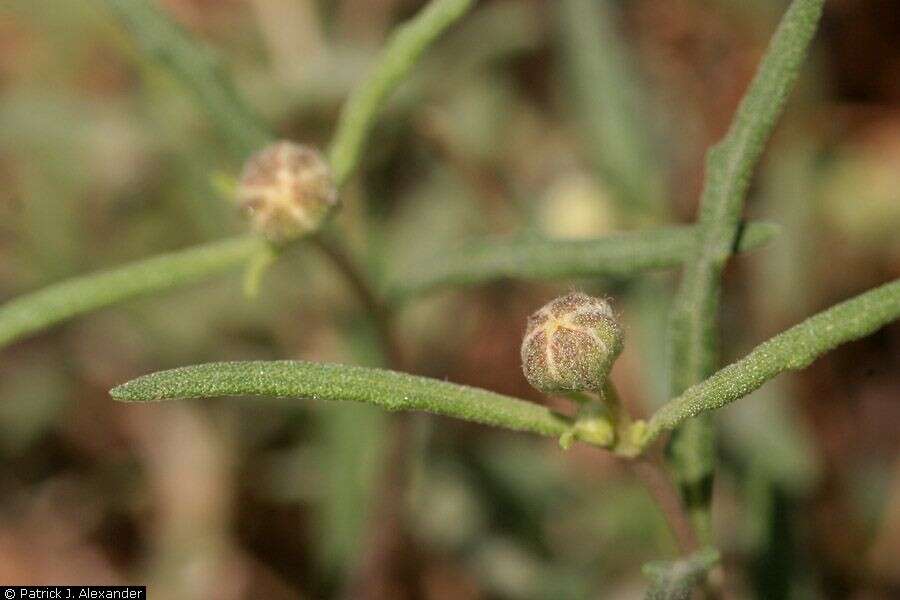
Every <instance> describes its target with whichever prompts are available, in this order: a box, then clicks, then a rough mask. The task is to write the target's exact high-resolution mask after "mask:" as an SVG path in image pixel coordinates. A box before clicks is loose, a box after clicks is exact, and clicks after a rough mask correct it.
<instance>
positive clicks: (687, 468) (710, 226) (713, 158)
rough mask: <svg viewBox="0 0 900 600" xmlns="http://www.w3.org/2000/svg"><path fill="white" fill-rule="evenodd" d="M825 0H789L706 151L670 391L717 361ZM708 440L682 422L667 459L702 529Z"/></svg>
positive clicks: (678, 305) (706, 427) (677, 310)
mask: <svg viewBox="0 0 900 600" xmlns="http://www.w3.org/2000/svg"><path fill="white" fill-rule="evenodd" d="M823 4H824V0H794V1H793V2H792V3H791V5H790V7H789V8H788V10H787V12H786V13H785V15H784V17H783V18H782V20H781V23H780V24H779V25H778V29H777V30H776V31H775V34H774V35H773V37H772V40H771V41H770V43H769V47H768V49H767V50H766V54H765V56H764V57H763V59H762V62H761V63H760V65H759V68H758V69H757V72H756V75H755V76H754V78H753V81H752V82H751V83H750V87H749V88H748V90H747V92H746V94H745V95H744V98H743V100H742V101H741V104H740V106H739V107H738V110H737V113H736V114H735V116H734V118H733V119H732V122H731V127H730V129H729V130H728V133H727V134H726V135H725V137H724V138H723V139H722V140H721V141H720V142H719V143H718V144H716V145H715V146H713V147H712V148H711V149H710V151H709V152H708V153H707V158H706V180H705V182H704V188H703V195H702V197H701V200H700V216H699V219H698V225H699V231H698V236H699V240H700V241H699V243H698V245H697V246H696V248H695V251H694V254H693V256H692V257H691V258H690V259H689V260H688V261H687V263H686V265H687V268H686V269H685V272H684V277H683V279H682V282H681V286H680V287H679V290H678V293H677V294H676V296H675V301H674V304H673V308H672V317H671V337H670V340H671V343H670V354H671V360H672V382H671V388H672V389H671V391H672V394H673V395H675V394H679V393H681V392H682V391H684V390H685V389H686V388H687V387H688V386H690V385H692V384H695V383H697V382H698V381H700V380H702V379H703V378H705V377H707V376H709V375H710V374H711V373H712V372H713V371H714V370H715V368H716V366H717V362H718V359H717V353H718V336H717V331H716V327H717V323H718V314H719V297H720V294H721V291H720V279H721V275H722V270H723V269H724V268H725V264H726V263H727V262H728V258H729V256H730V255H731V252H732V248H733V246H734V240H735V238H736V236H737V234H738V230H739V224H740V219H741V213H742V211H743V204H744V198H745V197H746V195H747V190H748V187H749V185H750V175H751V173H752V171H753V169H754V168H755V167H756V164H757V163H758V162H759V158H760V156H761V155H762V151H763V149H764V147H765V144H766V142H767V141H768V139H769V137H770V136H771V134H772V130H773V129H774V127H775V122H776V120H777V119H778V117H779V116H780V115H781V113H782V111H783V109H784V105H785V102H786V101H787V97H788V93H789V92H790V90H791V88H792V87H793V84H794V81H795V80H796V79H797V74H798V73H799V70H800V65H801V63H802V62H803V59H804V57H805V56H806V52H807V49H808V48H809V44H810V42H811V41H812V38H813V35H814V34H815V31H816V27H817V25H818V22H819V18H820V17H821V14H822V6H823ZM714 445H715V441H714V435H713V430H712V423H710V422H707V420H706V419H698V420H696V421H692V422H690V423H687V424H686V425H685V427H684V430H683V431H679V432H677V433H676V435H675V436H674V438H673V440H672V447H671V455H672V460H673V466H674V467H675V470H676V473H677V475H678V478H679V479H680V481H681V484H682V488H683V492H684V493H685V495H686V497H687V500H688V504H689V508H690V510H691V511H692V513H693V514H694V516H695V517H696V521H697V524H698V525H699V527H700V530H701V533H705V532H706V531H707V530H708V524H709V518H708V517H709V511H708V506H709V503H710V494H711V486H710V485H709V483H710V481H711V477H712V471H713V462H714V453H715V448H714Z"/></svg>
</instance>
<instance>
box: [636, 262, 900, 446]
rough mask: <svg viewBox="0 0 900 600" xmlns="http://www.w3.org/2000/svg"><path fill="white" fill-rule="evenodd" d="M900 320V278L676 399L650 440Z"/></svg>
mask: <svg viewBox="0 0 900 600" xmlns="http://www.w3.org/2000/svg"><path fill="white" fill-rule="evenodd" d="M898 318H900V279H897V280H894V281H892V282H890V283H886V284H884V285H882V286H881V287H877V288H875V289H873V290H869V291H868V292H865V293H864V294H860V295H859V296H856V297H855V298H852V299H850V300H847V301H845V302H842V303H840V304H837V305H835V306H833V307H831V308H829V309H828V310H825V311H823V312H820V313H818V314H817V315H814V316H812V317H810V318H808V319H806V320H805V321H803V322H802V323H800V324H798V325H795V326H793V327H791V328H790V329H788V330H787V331H785V332H783V333H780V334H778V335H776V336H775V337H773V338H771V339H770V340H768V341H766V342H764V343H762V344H760V345H759V346H757V347H756V348H755V349H754V350H753V351H752V352H750V354H748V355H747V356H745V357H744V358H742V359H741V360H739V361H737V362H735V363H732V364H730V365H728V366H727V367H725V368H724V369H722V370H720V371H718V372H717V373H715V374H714V375H712V376H711V377H710V378H709V379H707V380H705V381H703V382H702V383H699V384H697V385H694V386H692V387H690V388H688V389H687V390H686V391H685V392H684V393H683V394H681V395H680V396H679V397H677V398H675V399H673V400H670V401H669V402H668V403H667V404H665V405H664V406H662V407H661V408H660V409H659V410H658V411H657V412H656V413H655V414H654V415H653V417H652V418H651V419H650V422H649V424H648V428H647V435H648V439H647V441H649V440H652V439H653V438H655V437H656V436H658V435H659V434H660V433H662V432H663V431H665V430H669V429H674V428H676V427H678V425H680V424H681V423H682V422H684V421H685V420H686V419H690V418H692V417H696V416H698V415H701V414H703V413H705V412H708V411H711V410H715V409H717V408H721V407H723V406H725V405H726V404H728V403H729V402H733V401H735V400H737V399H738V398H742V397H744V396H746V395H747V394H749V393H750V392H752V391H753V390H755V389H757V388H759V387H760V386H761V385H762V384H764V383H765V382H766V381H768V380H769V379H772V378H773V377H775V376H776V375H778V374H779V373H782V372H784V371H789V370H799V369H803V368H805V367H807V366H808V365H809V364H810V363H812V362H813V361H814V360H815V359H816V358H817V357H819V356H821V355H822V354H824V353H825V352H828V351H829V350H832V349H834V348H836V347H837V346H839V345H841V344H844V343H846V342H849V341H852V340H856V339H859V338H861V337H865V336H867V335H869V334H871V333H872V332H874V331H876V330H878V329H880V328H881V327H884V326H885V325H887V324H888V323H890V322H892V321H894V320H896V319H898Z"/></svg>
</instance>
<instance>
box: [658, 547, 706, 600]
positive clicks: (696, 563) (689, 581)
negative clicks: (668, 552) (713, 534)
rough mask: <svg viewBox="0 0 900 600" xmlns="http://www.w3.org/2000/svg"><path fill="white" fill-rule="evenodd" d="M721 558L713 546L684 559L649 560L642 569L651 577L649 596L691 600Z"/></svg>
mask: <svg viewBox="0 0 900 600" xmlns="http://www.w3.org/2000/svg"><path fill="white" fill-rule="evenodd" d="M718 562H719V553H718V552H717V551H716V550H715V549H714V548H704V549H703V550H698V551H697V552H695V553H694V554H692V555H690V556H688V557H687V558H684V559H681V560H673V561H655V562H650V563H647V564H645V565H644V566H643V568H642V569H641V571H642V572H643V573H644V576H646V577H647V578H648V579H649V580H650V588H649V589H648V590H647V594H646V595H645V596H644V598H645V599H646V600H688V599H689V598H690V597H691V592H692V591H693V589H694V588H695V587H697V586H698V585H700V583H702V582H703V580H704V579H705V578H706V573H707V572H708V571H709V570H710V569H712V568H713V567H714V566H715V565H716V563H718Z"/></svg>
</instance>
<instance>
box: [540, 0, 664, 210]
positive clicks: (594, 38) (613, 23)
mask: <svg viewBox="0 0 900 600" xmlns="http://www.w3.org/2000/svg"><path fill="white" fill-rule="evenodd" d="M615 4H616V3H615V2H612V1H610V0H562V1H560V2H558V10H559V20H560V26H561V27H560V29H561V32H560V33H561V35H560V38H561V40H560V42H561V44H562V50H563V53H562V57H563V59H564V60H565V67H566V75H567V80H568V83H569V88H570V89H571V94H572V99H573V105H574V108H575V115H576V118H577V119H578V120H577V122H576V124H577V125H579V127H578V130H579V132H581V135H582V137H583V138H584V145H585V147H586V150H587V151H588V153H589V157H590V159H591V160H592V161H593V163H594V165H595V167H596V168H597V169H598V170H599V171H600V172H601V173H602V174H603V176H604V180H605V181H607V182H609V183H610V184H611V186H612V187H613V189H614V190H615V191H616V192H617V193H616V194H615V196H616V199H617V200H618V201H619V202H621V203H622V205H623V206H625V207H627V208H631V209H634V208H638V209H643V210H645V211H646V210H650V211H651V212H654V211H655V212H658V211H659V210H660V208H661V206H660V204H661V201H662V191H663V185H662V178H661V174H662V165H661V164H660V161H659V160H658V158H659V157H658V156H656V155H655V153H654V151H653V147H654V144H653V143H652V139H651V135H650V131H648V128H647V124H648V123H650V122H652V121H653V119H652V118H651V117H648V111H649V110H651V109H652V105H651V104H650V103H649V102H647V99H646V97H644V95H643V93H642V92H643V90H642V89H641V88H642V86H641V84H640V82H639V78H638V75H637V73H636V69H635V65H634V64H633V62H634V61H633V57H632V56H631V54H630V52H629V51H630V49H629V47H628V44H627V42H626V40H625V39H623V36H622V35H621V33H620V32H619V31H618V29H619V23H617V20H618V19H617V17H619V15H618V11H617V10H616V6H615Z"/></svg>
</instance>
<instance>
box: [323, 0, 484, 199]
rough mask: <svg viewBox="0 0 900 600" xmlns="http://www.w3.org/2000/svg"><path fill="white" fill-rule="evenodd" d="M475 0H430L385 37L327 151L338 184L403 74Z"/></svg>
mask: <svg viewBox="0 0 900 600" xmlns="http://www.w3.org/2000/svg"><path fill="white" fill-rule="evenodd" d="M473 4H474V0H432V2H430V3H429V4H428V5H427V6H426V7H425V8H424V9H422V10H421V11H419V13H418V14H417V15H416V16H415V17H413V18H412V19H411V20H410V21H409V22H408V23H406V24H404V25H401V26H400V27H399V28H398V29H397V31H396V32H395V33H394V34H392V35H391V38H390V39H389V40H388V42H387V44H386V46H385V49H384V51H382V53H381V57H380V58H379V59H378V64H377V65H376V67H375V70H374V71H373V72H372V74H371V75H370V76H369V77H368V79H367V80H366V82H365V83H364V84H363V85H361V86H359V88H358V89H357V90H356V91H355V92H354V93H353V94H352V95H351V96H350V99H349V100H348V101H347V104H346V105H345V107H344V110H343V111H342V112H341V119H340V122H339V123H338V128H337V132H335V134H334V140H333V142H332V144H331V149H330V151H329V159H330V162H331V168H332V170H333V172H334V178H335V181H336V182H337V185H338V187H340V186H342V185H343V184H344V183H345V182H346V181H347V179H349V177H350V175H351V174H352V173H353V171H354V170H355V168H356V166H357V165H358V164H359V158H360V155H361V154H362V151H363V147H364V144H365V141H366V139H367V138H368V137H369V132H370V131H371V129H372V126H373V125H374V123H375V119H376V117H377V116H378V114H380V112H381V110H382V109H383V107H384V104H385V101H386V100H387V98H388V96H389V95H390V94H391V92H393V91H394V89H396V87H397V86H398V85H399V84H400V83H401V82H402V81H403V80H404V79H405V78H406V76H407V75H408V74H409V72H410V71H411V70H412V68H413V67H414V66H415V64H416V63H417V62H418V61H419V59H420V58H421V57H422V54H423V53H424V52H425V50H426V49H427V48H428V47H429V46H430V45H431V44H432V43H433V42H434V41H435V40H436V39H437V38H438V37H439V36H440V35H441V34H442V33H443V32H444V31H445V30H446V29H447V28H448V27H450V26H451V25H453V23H455V22H456V21H458V20H459V19H460V18H461V17H462V16H463V15H464V14H466V12H467V11H468V10H469V8H471V7H472V5H473Z"/></svg>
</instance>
